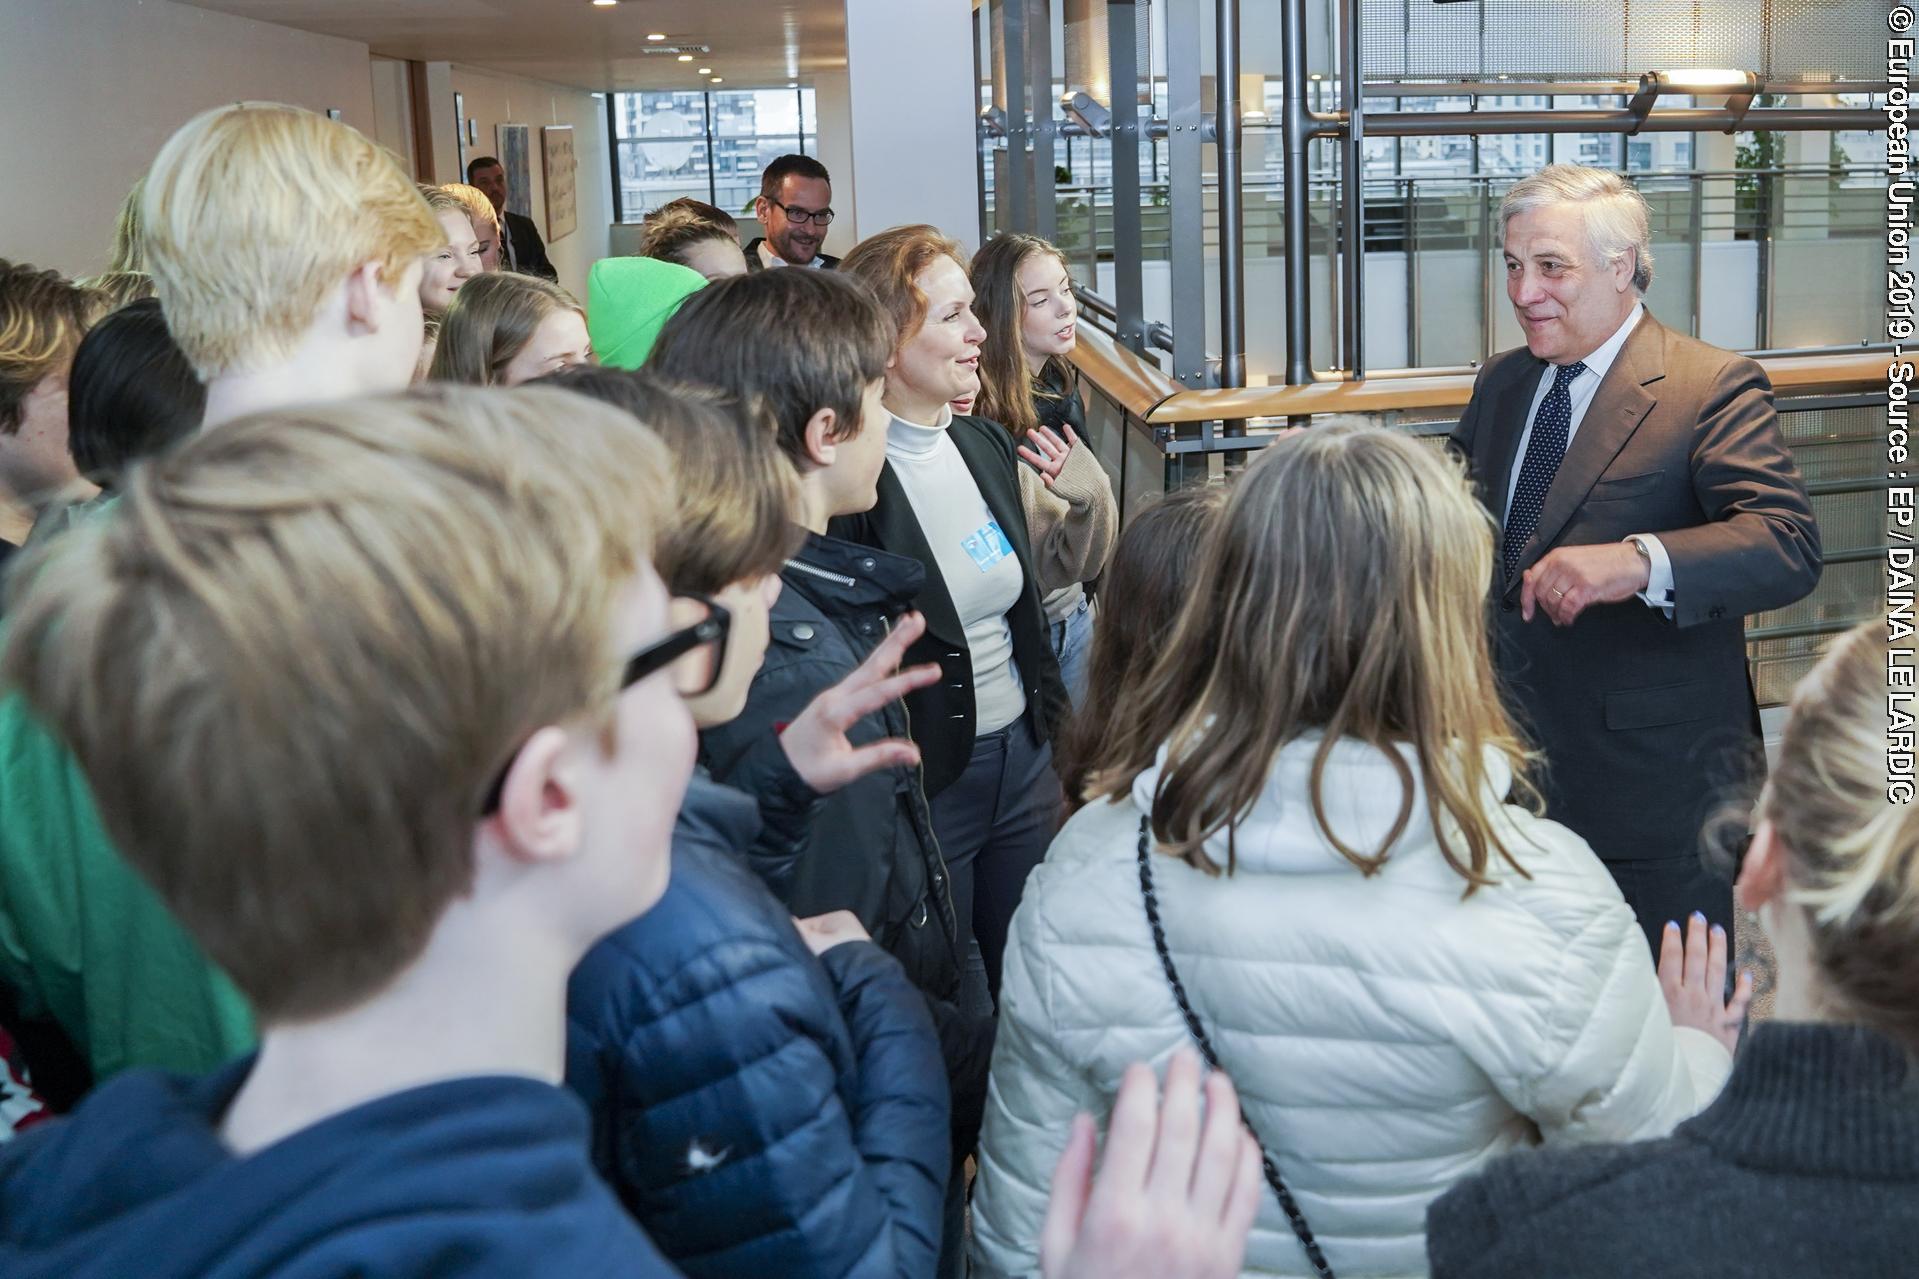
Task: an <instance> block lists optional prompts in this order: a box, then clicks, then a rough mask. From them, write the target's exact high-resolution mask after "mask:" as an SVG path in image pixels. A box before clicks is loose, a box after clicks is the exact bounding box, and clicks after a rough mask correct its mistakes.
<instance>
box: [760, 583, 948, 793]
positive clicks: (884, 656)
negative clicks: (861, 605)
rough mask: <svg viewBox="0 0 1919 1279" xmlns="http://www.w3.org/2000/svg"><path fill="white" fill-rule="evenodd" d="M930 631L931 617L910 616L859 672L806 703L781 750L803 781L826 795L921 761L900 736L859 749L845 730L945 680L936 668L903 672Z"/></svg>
mask: <svg viewBox="0 0 1919 1279" xmlns="http://www.w3.org/2000/svg"><path fill="white" fill-rule="evenodd" d="M925 630H926V619H925V618H923V617H921V616H920V615H919V614H918V613H908V614H907V615H906V616H904V617H902V618H901V619H900V620H899V624H898V625H897V626H895V627H894V628H893V632H892V634H890V635H888V636H887V637H886V638H885V639H884V640H883V641H881V643H880V645H879V647H877V648H875V649H874V650H873V651H872V653H871V654H869V655H868V656H867V659H866V660H865V661H864V662H861V663H860V665H859V668H858V669H857V670H855V671H854V672H853V673H852V674H851V675H848V676H847V677H846V678H845V679H843V680H841V681H840V682H839V683H837V684H835V685H833V687H831V688H829V689H827V690H826V691H825V692H823V693H821V694H820V695H819V696H818V697H815V698H814V699H813V700H812V701H810V702H808V703H807V704H806V709H805V710H803V711H801V712H800V715H799V718H798V719H796V720H794V721H793V722H792V723H791V724H788V725H787V726H786V731H785V732H783V733H781V734H780V746H781V747H782V748H783V749H784V750H785V751H786V758H787V759H788V761H790V762H791V763H792V765H793V771H794V772H796V773H798V774H799V775H800V780H801V781H804V782H805V783H806V784H807V785H808V786H811V787H812V788H813V789H814V790H816V791H818V792H819V793H820V794H822V795H824V794H827V793H829V792H831V791H836V790H838V789H839V788H840V787H842V786H844V785H846V784H847V783H848V782H852V781H856V780H858V779H859V778H862V777H864V776H866V775H867V774H868V773H874V772H878V771H879V770H880V769H882V768H893V767H897V766H911V765H913V764H917V763H919V762H920V749H919V747H917V746H915V745H914V744H913V743H912V742H909V741H904V740H902V739H900V738H897V737H889V738H887V739H886V740H885V741H880V742H873V743H871V744H870V745H867V746H858V747H856V746H854V745H853V743H852V742H851V741H850V740H848V738H847V736H846V730H847V729H849V728H851V727H852V726H853V725H855V724H857V723H859V722H860V720H861V719H863V718H865V717H866V716H868V715H871V714H872V713H873V712H874V711H876V710H878V709H879V708H880V707H882V706H884V705H886V704H887V703H888V702H892V701H897V700H898V699H900V698H902V697H904V696H906V694H908V693H910V692H912V691H913V690H914V689H916V688H925V687H926V686H927V685H928V684H931V683H932V682H933V681H935V680H937V679H938V678H939V677H940V668H939V666H938V665H937V664H928V665H925V666H915V667H914V668H912V669H911V670H906V671H901V670H898V667H899V664H900V660H901V659H902V658H904V657H905V656H906V650H907V649H908V648H910V647H912V644H913V641H914V640H916V639H918V638H919V637H920V635H921V634H922V633H924V632H925Z"/></svg>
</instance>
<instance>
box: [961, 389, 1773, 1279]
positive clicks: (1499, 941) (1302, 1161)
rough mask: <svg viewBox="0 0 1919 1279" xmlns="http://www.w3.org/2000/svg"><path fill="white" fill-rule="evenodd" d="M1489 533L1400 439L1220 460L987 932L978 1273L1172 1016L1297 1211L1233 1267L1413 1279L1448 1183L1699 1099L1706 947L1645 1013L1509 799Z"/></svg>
mask: <svg viewBox="0 0 1919 1279" xmlns="http://www.w3.org/2000/svg"><path fill="white" fill-rule="evenodd" d="M1492 545H1493V541H1492V530H1491V526H1490V523H1489V521H1488V519H1487V517H1486V515H1485V514H1484V512H1483V511H1482V510H1481V509H1480V507H1479V505H1478V503H1477V502H1476V501H1475V500H1474V498H1473V496H1472V494H1471V492H1470V490H1469V489H1468V487H1467V484H1466V481H1465V479H1464V477H1463V475H1462V474H1461V473H1460V471H1459V469H1458V468H1457V467H1456V466H1454V465H1452V464H1451V462H1450V461H1449V460H1448V459H1446V458H1445V457H1443V456H1442V455H1440V454H1437V453H1436V452H1434V451H1433V450H1431V449H1430V448H1428V447H1427V446H1425V445H1422V444H1419V443H1418V442H1416V441H1414V440H1412V439H1410V438H1409V437H1406V436H1404V435H1400V434H1397V433H1394V432H1389V431H1384V430H1378V429H1358V430H1354V429H1349V428H1344V427H1335V428H1321V429H1318V430H1313V431H1307V432H1303V433H1300V434H1298V435H1295V436H1291V437H1289V438H1286V439H1282V440H1280V441H1278V442H1277V443H1275V444H1274V445H1272V446H1271V447H1269V448H1268V449H1267V450H1266V452H1265V453H1264V454H1263V455H1262V456H1261V457H1260V458H1259V460H1258V461H1257V462H1255V463H1254V464H1253V466H1251V467H1250V468H1248V470H1247V472H1246V474H1245V475H1244V477H1243V478H1242V479H1241V480H1240V482H1239V485H1238V487H1237V489H1236V491H1235V492H1234V493H1233V495H1232V497H1231V498H1230V500H1229V505H1228V507H1227V510H1226V512H1225V514H1224V517H1223V519H1222V520H1221V521H1220V522H1219V524H1218V526H1217V528H1216V530H1215V532H1214V533H1213V535H1212V537H1211V539H1210V541H1209V543H1208V545H1207V548H1206V551H1205V553H1204V554H1203V555H1202V557H1201V562H1202V568H1201V570H1200V572H1199V574H1198V576H1197V578H1196V579H1195V581H1194V582H1193V584H1192V591H1191V593H1190V596H1189V597H1188V599H1187V602H1186V604H1185V606H1184V608H1183V611H1182V612H1181V614H1180V617H1179V620H1178V622H1177V624H1176V625H1175V627H1174V629H1173V634H1172V638H1171V640H1170V642H1169V643H1168V644H1167V645H1166V646H1165V648H1164V651H1163V652H1162V653H1161V654H1160V656H1159V658H1158V659H1157V661H1156V662H1155V663H1154V665H1153V666H1152V668H1151V670H1150V672H1149V673H1148V674H1147V675H1146V677H1145V678H1144V679H1143V680H1142V681H1141V683H1140V686H1139V688H1138V690H1137V695H1136V697H1135V699H1134V704H1133V705H1132V706H1131V707H1129V708H1128V714H1127V715H1126V716H1124V717H1116V722H1115V723H1113V724H1112V725H1111V728H1110V733H1109V738H1110V747H1109V749H1107V750H1106V751H1105V752H1104V754H1103V755H1102V757H1101V759H1100V760H1099V761H1098V767H1096V768H1095V770H1094V771H1093V773H1092V777H1091V782H1090V784H1089V794H1088V796H1086V798H1087V799H1088V800H1089V803H1088V805H1087V806H1086V807H1085V808H1083V809H1081V810H1080V811H1079V812H1078V813H1077V814H1076V815H1075V816H1074V817H1073V818H1072V819H1071V820H1070V821H1069V822H1068V823H1067V824H1066V827H1065V828H1064V830H1062V831H1061V832H1060V835H1059V837H1058V838H1057V839H1056V840H1055V841H1054V843H1053V846H1052V849H1051V850H1050V852H1049V853H1048V854H1047V858H1046V861H1045V863H1044V864H1043V865H1041V866H1040V867H1039V868H1038V869H1037V870H1036V871H1035V872H1034V873H1033V875H1032V877H1031V878H1030V879H1029V880H1028V881H1027V884H1026V889H1025V895H1024V898H1023V900H1022V903H1021V905H1020V907H1019V911H1018V913H1017V914H1016V915H1015V917H1014V920H1013V928H1012V939H1011V942H1010V945H1009V948H1008V951H1007V955H1006V965H1005V976H1004V982H1003V986H1002V990H1001V996H1000V1026H999V1040H998V1044H997V1047H996V1048H995V1051H994V1057H993V1067H992V1080H991V1085H990V1092H989V1096H988V1101H987V1112H986V1124H985V1130H984V1133H983V1135H982V1139H981V1150H980V1164H979V1181H978V1184H977V1187H976V1190H975V1197H974V1203H973V1230H974V1256H975V1261H976V1264H977V1266H978V1267H979V1268H981V1269H983V1270H984V1272H985V1273H987V1274H1007V1275H1011V1274H1030V1273H1034V1272H1035V1271H1036V1270H1037V1264H1038V1262H1037V1256H1038V1253H1037V1246H1038V1235H1039V1224H1040V1222H1041V1220H1042V1218H1043V1217H1044V1213H1045V1205H1046V1196H1047V1185H1048V1178H1049V1175H1050V1173H1051V1171H1052V1169H1053V1166H1054V1163H1055V1161H1056V1159H1057V1158H1058V1156H1059V1152H1060V1150H1061V1148H1062V1146H1063V1145H1064V1143H1065V1141H1066V1138H1067V1135H1068V1131H1069V1128H1070V1124H1071V1120H1072V1117H1073V1115H1074V1113H1075V1112H1077V1111H1080V1110H1090V1111H1092V1112H1093V1113H1094V1114H1095V1115H1103V1114H1104V1113H1105V1112H1106V1111H1107V1110H1108V1109H1109V1108H1110V1106H1111V1102H1112V1097H1113V1095H1114V1093H1115V1091H1116V1089H1117V1087H1118V1083H1119V1080H1120V1077H1121V1074H1122V1073H1123V1072H1124V1070H1125V1068H1126V1066H1127V1064H1128V1063H1130V1062H1134V1061H1138V1060H1142V1059H1145V1060H1149V1061H1155V1062H1158V1061H1163V1060H1164V1059H1166V1058H1167V1057H1168V1056H1170V1055H1171V1054H1172V1053H1173V1052H1174V1051H1175V1050H1177V1049H1178V1048H1180V1047H1182V1046H1185V1045H1188V1044H1190V1043H1192V1042H1193V1041H1194V1039H1195V1037H1196V1034H1195V1029H1194V1028H1193V1027H1195V1026H1196V1028H1197V1036H1203V1037H1204V1039H1205V1040H1206V1041H1207V1043H1208V1045H1209V1046H1210V1048H1211V1049H1212V1050H1213V1051H1214V1052H1215V1053H1216V1054H1217V1057H1218V1061H1219V1065H1220V1068H1222V1069H1224V1070H1225V1071H1226V1072H1227V1073H1228V1074H1229V1075H1230V1076H1231V1077H1232V1080H1233V1083H1234V1084H1235V1085H1236V1086H1237V1087H1238V1089H1239V1093H1240V1098H1241V1103H1242V1105H1243V1107H1244V1112H1245V1117H1246V1119H1247V1121H1248V1123H1249V1124H1250V1125H1251V1127H1252V1129H1253V1131H1254V1133H1255V1134H1256V1135H1257V1137H1258V1138H1259V1139H1260V1142H1261V1145H1262V1148H1263V1149H1264V1151H1265V1153H1266V1154H1267V1155H1268V1157H1269V1158H1270V1160H1271V1161H1272V1164H1273V1171H1274V1172H1275V1173H1276V1174H1277V1175H1278V1176H1279V1177H1280V1178H1282V1179H1283V1182H1284V1184H1285V1186H1286V1188H1287V1189H1288V1190H1290V1192H1291V1195H1292V1197H1293V1199H1294V1201H1295V1203H1296V1207H1297V1220H1296V1221H1291V1220H1289V1214H1288V1213H1286V1212H1284V1211H1282V1208H1281V1204H1280V1202H1279V1200H1278V1197H1277V1195H1269V1196H1268V1197H1267V1199H1266V1201H1265V1203H1264V1205H1263V1206H1262V1208H1261V1212H1260V1217H1259V1220H1258V1222H1257V1223H1256V1224H1255V1226H1254V1230H1253V1235H1252V1240H1251V1243H1250V1244H1249V1246H1248V1248H1247V1252H1246V1261H1245V1265H1246V1272H1247V1273H1249V1274H1260V1275H1302V1276H1303V1275H1312V1274H1315V1273H1322V1274H1323V1273H1336V1274H1338V1275H1340V1276H1354V1275H1365V1276H1396V1275H1408V1276H1410V1275H1422V1274H1424V1273H1425V1272H1426V1262H1425V1238H1424V1226H1425V1218H1426V1207H1427V1205H1428V1203H1430V1202H1431V1201H1432V1200H1433V1199H1434V1198H1436V1197H1437V1196H1438V1195H1440V1194H1441V1193H1442V1192H1444V1191H1445V1190H1446V1189H1447V1188H1448V1187H1449V1186H1450V1185H1451V1184H1452V1183H1453V1182H1454V1181H1456V1180H1458V1179H1459V1178H1461V1177H1463V1176H1465V1175H1467V1174H1469V1173H1472V1172H1474V1171H1476V1170H1478V1169H1479V1168H1481V1167H1483V1166H1484V1165H1485V1164H1487V1163H1488V1162H1490V1161H1491V1160H1492V1159H1494V1158H1495V1157H1497V1156H1498V1155H1500V1154H1502V1153H1504V1152H1506V1151H1508V1150H1511V1149H1513V1148H1515V1147H1518V1146H1523V1145H1527V1144H1532V1143H1537V1142H1539V1141H1541V1140H1544V1141H1547V1142H1554V1141H1581V1140H1585V1141H1602V1140H1603V1141H1617V1140H1626V1139H1632V1138H1638V1137H1651V1136H1656V1135H1661V1134H1664V1133H1666V1132H1668V1131H1670V1130H1671V1128H1672V1127H1673V1126H1674V1125H1675V1124H1677V1123H1678V1122H1679V1121H1680V1120H1682V1119H1685V1118H1687V1117H1688V1116H1690V1115H1692V1114H1693V1113H1694V1112H1696V1111H1697V1110H1699V1109H1700V1108H1702V1107H1703V1106H1704V1105H1705V1104H1706V1103H1707V1102H1709V1101H1711V1100H1712V1098H1713V1097H1714V1095H1715V1094H1716V1093H1717V1092H1718V1090H1719V1087H1720V1085H1721V1084H1722V1083H1723V1082H1724V1080H1725V1077H1726V1074H1727V1072H1728V1070H1729V1069H1730V1066H1731V1053H1730V1049H1731V1047H1732V1044H1733V1041H1734V1039H1735V1038H1736V1036H1737V1033H1738V1032H1737V1026H1738V1022H1739V1020H1740V1017H1741V1015H1742V1014H1743V1011H1744V1007H1743V1006H1744V1001H1745V998H1746V995H1747V990H1748V988H1747V987H1746V986H1745V985H1744V984H1743V983H1742V985H1741V987H1740V991H1739V993H1738V994H1737V995H1736V996H1735V998H1734V999H1733V1001H1732V1002H1731V1003H1730V1004H1727V1003H1725V1002H1724V1001H1723V1000H1718V999H1714V998H1711V997H1710V996H1709V995H1708V994H1707V993H1706V992H1709V991H1720V990H1723V989H1724V985H1723V983H1724V978H1725V940H1724V938H1723V937H1722V936H1719V935H1714V936H1712V937H1711V938H1708V936H1707V934H1706V932H1705V930H1704V927H1703V924H1700V925H1698V926H1696V927H1695V929H1694V934H1693V937H1692V939H1691V943H1690V945H1689V947H1688V949H1689V950H1690V951H1691V962H1690V964H1688V965H1686V966H1684V967H1683V970H1682V969H1680V968H1675V969H1674V970H1673V971H1672V972H1671V973H1670V974H1666V976H1667V977H1668V978H1669V984H1670V986H1671V988H1673V989H1674V990H1675V992H1676V994H1675V996H1674V1002H1673V1004H1672V1006H1671V1011H1669V1007H1668V1002H1667V999H1666V998H1664V997H1662V992H1661V977H1660V975H1656V974H1655V972H1654V968H1653V964H1652V960H1651V958H1650V956H1649V955H1648V953H1647V950H1646V945H1645V939H1644V934H1643V933H1641V932H1640V930H1639V927H1638V925H1637V923H1636V922H1635V920H1634V916H1633V913H1632V911H1631V910H1630V909H1629V908H1628V907H1627V906H1626V904H1625V902H1624V900H1623V899H1622V898H1621V897H1620V895H1619V891H1618V889H1617V888H1616V887H1615V886H1614V884H1613V881H1612V878H1611V876H1610V875H1608V874H1607V872H1606V870H1605V868H1604V866H1603V865H1601V863H1600V862H1599V860H1598V858H1597V857H1595V856H1594V854H1593V852H1592V850H1591V849H1590V848H1588V847H1587V846H1586V844H1585V842H1584V841H1583V840H1581V839H1580V838H1579V837H1578V836H1577V835H1574V834H1573V833H1572V832H1571V831H1569V830H1567V829H1565V828H1564V827H1562V826H1559V825H1557V824H1556V823H1553V822H1550V821H1547V820H1545V819H1543V818H1541V817H1538V816H1536V815H1534V814H1533V813H1532V812H1531V811H1529V810H1528V808H1527V807H1525V806H1523V805H1522V804H1520V803H1514V802H1510V800H1511V798H1512V797H1513V796H1514V794H1517V795H1518V796H1519V797H1521V798H1522V799H1523V798H1527V797H1530V796H1531V795H1532V794H1533V792H1532V789H1531V787H1530V785H1529V784H1528V783H1527V782H1526V780H1525V773H1526V767H1527V764H1528V762H1529V761H1528V758H1527V756H1526V754H1525V752H1524V749H1523V747H1522V746H1521V744H1520V742H1519V740H1518V738H1517V736H1516V734H1515V732H1514V730H1513V728H1512V726H1511V724H1510V722H1509V720H1508V719H1507V717H1506V714H1505V712H1504V710H1503V709H1502V707H1501V703H1500V700H1499V696H1498V692H1497V689H1496V686H1495V683H1494V677H1493V673H1492V664H1491V661H1490V657H1489V653H1488V650H1487V640H1486V631H1485V626H1484V620H1483V613H1482V601H1483V599H1484V592H1485V586H1486V583H1487V582H1488V581H1490V580H1491V575H1492ZM1542 624H1543V623H1542ZM1149 901H1150V903H1151V906H1152V908H1153V911H1154V913H1156V916H1157V922H1158V925H1159V931H1160V937H1161V940H1162V941H1163V944H1164V955H1163V956H1162V953H1161V948H1160V947H1159V946H1158V945H1156V942H1155V934H1154V928H1153V926H1152V925H1151V924H1150V923H1149V910H1148V903H1149ZM1175 981H1176V982H1177V983H1178V986H1179V987H1181V988H1183V991H1184V993H1185V995H1186V998H1187V1001H1188V1003H1189V1005H1190V1012H1191V1021H1192V1023H1193V1026H1189V1021H1188V1017H1187V1015H1186V1014H1185V1013H1184V1012H1182V1009H1181V1007H1180V1004H1179V1001H1178V1000H1177V999H1176V998H1175V994H1174V990H1175V986H1174V982H1175ZM1676 1021H1689V1022H1692V1023H1694V1024H1690V1025H1688V1024H1678V1025H1676V1024H1675V1022H1676ZM1309 1238H1310V1239H1311V1240H1312V1250H1309V1248H1308V1246H1307V1242H1306V1241H1307V1240H1308V1239H1309ZM1314 1252H1317V1253H1318V1254H1320V1255H1321V1256H1323V1268H1319V1269H1316V1265H1317V1264H1318V1263H1317V1262H1316V1260H1315V1259H1314Z"/></svg>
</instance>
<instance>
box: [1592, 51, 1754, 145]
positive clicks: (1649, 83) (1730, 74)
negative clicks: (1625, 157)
mask: <svg viewBox="0 0 1919 1279" xmlns="http://www.w3.org/2000/svg"><path fill="white" fill-rule="evenodd" d="M1765 87H1766V85H1765V81H1763V80H1762V79H1760V77H1759V75H1758V74H1757V73H1756V72H1752V71H1734V70H1728V69H1720V68H1716V67H1712V68H1699V69H1695V70H1691V71H1648V72H1646V73H1645V74H1643V75H1641V76H1640V77H1639V89H1638V91H1637V92H1635V93H1634V94H1633V95H1632V100H1631V101H1629V102H1627V103H1626V110H1628V111H1630V112H1632V114H1633V127H1632V128H1630V129H1628V130H1627V131H1626V135H1627V136H1628V137H1630V136H1632V135H1633V134H1635V133H1637V132H1639V130H1640V127H1641V126H1643V125H1644V124H1645V123H1646V117H1647V116H1649V115H1651V114H1652V109H1653V104H1654V103H1655V102H1657V101H1658V100H1659V98H1660V96H1661V95H1662V94H1666V93H1675V94H1692V95H1702V94H1703V95H1708V96H1710V95H1717V94H1720V93H1723V94H1725V95H1726V113H1727V115H1728V116H1729V117H1730V119H1729V121H1728V123H1727V125H1726V132H1727V133H1732V132H1733V131H1734V130H1736V129H1737V128H1738V127H1739V123H1740V121H1742V120H1744V119H1745V118H1746V112H1747V111H1749V110H1751V109H1752V103H1753V99H1754V98H1756V97H1758V96H1759V94H1760V93H1762V92H1764V90H1765Z"/></svg>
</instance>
